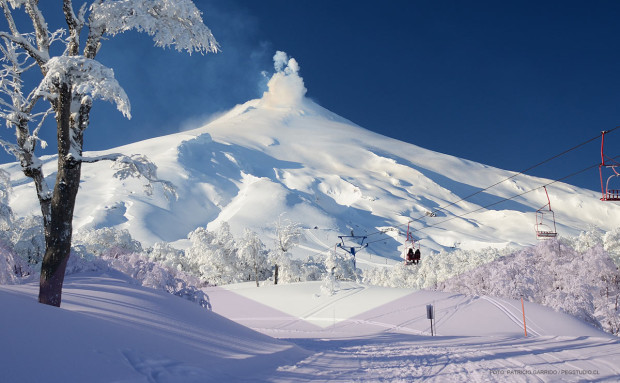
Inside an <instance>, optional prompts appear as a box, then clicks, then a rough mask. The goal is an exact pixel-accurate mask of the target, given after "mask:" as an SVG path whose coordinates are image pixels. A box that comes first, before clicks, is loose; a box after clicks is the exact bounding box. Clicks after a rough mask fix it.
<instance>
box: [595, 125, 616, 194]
mask: <svg viewBox="0 0 620 383" xmlns="http://www.w3.org/2000/svg"><path fill="white" fill-rule="evenodd" d="M608 132H609V131H604V132H601V164H600V165H599V166H598V171H599V174H600V176H601V194H602V197H601V201H620V189H613V188H612V189H610V188H609V181H611V179H612V178H613V179H615V178H616V177H620V173H618V169H619V168H620V163H618V162H617V161H615V160H614V159H613V158H610V157H608V156H606V155H605V152H604V145H605V133H608ZM603 168H605V169H606V170H607V169H610V170H611V171H612V174H611V175H609V176H608V177H607V182H603V178H604V177H603ZM605 173H609V172H607V171H606V172H605ZM616 184H617V183H616Z"/></svg>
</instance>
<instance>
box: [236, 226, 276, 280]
mask: <svg viewBox="0 0 620 383" xmlns="http://www.w3.org/2000/svg"><path fill="white" fill-rule="evenodd" d="M268 253H269V252H268V251H267V249H266V248H265V244H264V243H263V241H261V240H260V238H259V237H258V234H256V233H255V232H253V231H251V230H249V229H245V231H244V233H243V238H242V239H241V244H240V249H239V261H240V266H241V267H242V269H243V270H244V271H245V273H247V274H248V275H250V276H253V277H254V280H255V281H256V287H258V286H259V282H260V281H262V280H265V279H266V278H268V277H269V274H270V271H271V270H270V269H269V267H268V265H269V264H268V262H267V255H268ZM250 270H251V274H250V273H248V272H249V271H250ZM250 279H251V278H248V280H250Z"/></svg>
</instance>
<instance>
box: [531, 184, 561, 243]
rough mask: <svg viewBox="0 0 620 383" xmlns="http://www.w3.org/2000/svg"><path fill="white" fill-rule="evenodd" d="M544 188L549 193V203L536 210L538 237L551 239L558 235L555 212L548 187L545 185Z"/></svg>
mask: <svg viewBox="0 0 620 383" xmlns="http://www.w3.org/2000/svg"><path fill="white" fill-rule="evenodd" d="M543 188H544V189H545V194H546V195H547V204H546V205H545V206H543V207H541V208H540V209H538V210H536V238H538V239H551V238H555V237H557V235H558V233H557V231H556V228H555V213H554V212H553V210H551V200H550V199H549V193H548V192H547V187H546V186H543Z"/></svg>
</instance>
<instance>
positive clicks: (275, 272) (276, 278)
mask: <svg viewBox="0 0 620 383" xmlns="http://www.w3.org/2000/svg"><path fill="white" fill-rule="evenodd" d="M273 284H274V285H277V284H278V265H276V267H275V269H274V271H273Z"/></svg>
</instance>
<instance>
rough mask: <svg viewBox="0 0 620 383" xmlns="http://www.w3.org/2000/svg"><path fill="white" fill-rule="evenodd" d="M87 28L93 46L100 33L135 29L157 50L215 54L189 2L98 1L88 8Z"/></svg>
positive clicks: (198, 14)
mask: <svg viewBox="0 0 620 383" xmlns="http://www.w3.org/2000/svg"><path fill="white" fill-rule="evenodd" d="M89 26H90V30H91V34H90V35H89V36H88V40H89V45H97V44H98V43H99V41H100V39H101V37H102V36H103V35H104V34H108V35H111V36H114V35H116V34H118V33H122V32H125V31H129V30H132V29H135V30H137V31H138V32H145V33H147V34H149V35H150V36H153V41H155V45H156V46H158V47H170V46H174V47H175V48H176V50H178V51H183V50H184V51H187V52H188V53H190V54H191V53H192V52H199V53H209V52H218V51H219V46H218V43H217V41H215V38H214V37H213V34H212V33H211V30H210V29H209V28H207V26H205V25H204V23H203V20H202V15H201V12H200V11H199V10H198V9H197V8H196V6H195V5H194V3H193V2H191V1H190V0H108V1H98V2H95V3H93V5H92V6H91V14H90V18H89ZM89 49H92V48H89Z"/></svg>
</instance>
